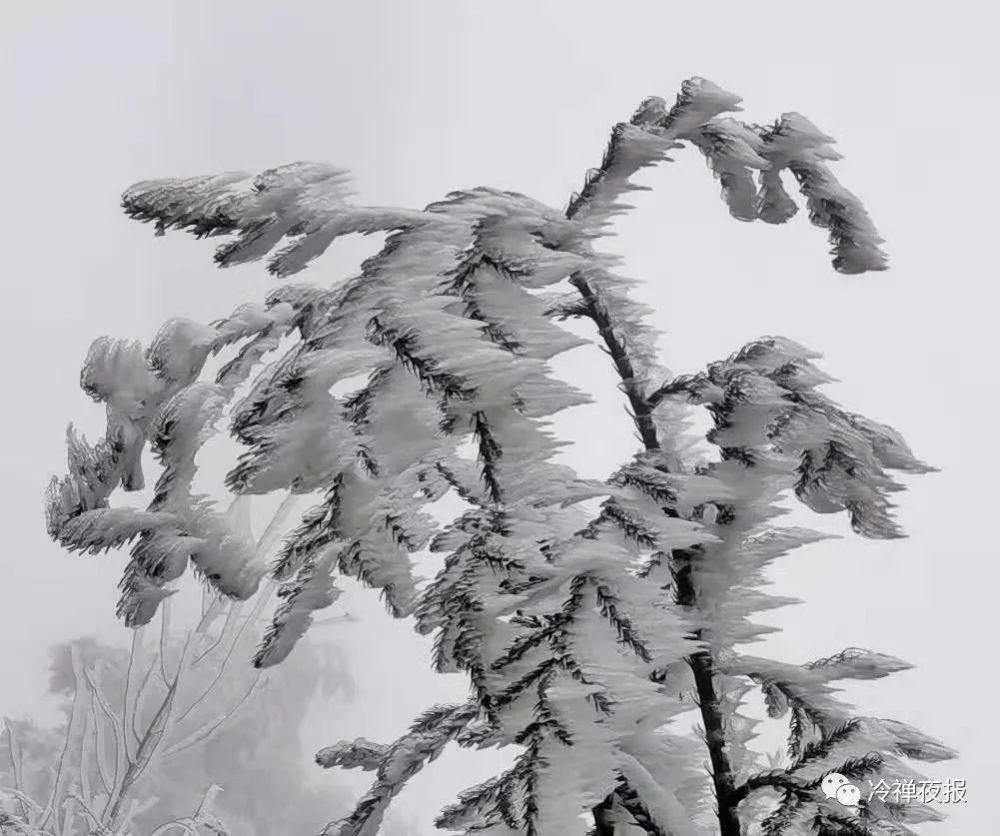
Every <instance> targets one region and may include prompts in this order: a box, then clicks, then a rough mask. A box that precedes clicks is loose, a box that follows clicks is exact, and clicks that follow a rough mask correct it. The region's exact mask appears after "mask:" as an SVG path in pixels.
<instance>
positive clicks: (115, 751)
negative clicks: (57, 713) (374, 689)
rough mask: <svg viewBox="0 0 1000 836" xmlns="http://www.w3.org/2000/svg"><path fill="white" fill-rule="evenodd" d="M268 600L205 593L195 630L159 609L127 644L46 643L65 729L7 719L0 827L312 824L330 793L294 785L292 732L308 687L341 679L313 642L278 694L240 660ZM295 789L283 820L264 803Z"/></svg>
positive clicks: (80, 829)
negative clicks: (246, 604) (154, 620)
mask: <svg viewBox="0 0 1000 836" xmlns="http://www.w3.org/2000/svg"><path fill="white" fill-rule="evenodd" d="M265 603H266V599H264V598H263V597H261V598H260V599H258V600H257V601H254V602H253V604H254V606H252V607H250V608H245V609H244V608H242V607H241V602H239V601H226V600H225V599H222V598H220V597H219V596H217V595H216V594H215V593H214V592H212V591H211V590H207V589H206V593H205V595H204V606H203V610H202V614H201V618H200V619H199V620H198V622H197V624H196V625H195V626H193V627H192V628H188V629H178V628H177V627H171V625H170V622H171V619H170V618H169V617H168V613H169V608H168V607H167V606H161V608H160V614H159V619H160V624H159V625H155V627H156V629H155V630H154V629H153V628H154V625H149V628H140V629H137V630H135V631H134V632H133V633H132V641H131V643H130V645H129V647H128V649H124V648H116V647H110V646H107V645H104V644H101V643H98V642H96V641H94V640H83V639H81V640H76V641H73V642H70V643H68V644H65V645H59V646H57V647H56V648H54V649H53V653H52V667H51V671H52V677H51V684H50V688H51V691H52V693H53V694H55V695H57V696H58V697H60V698H61V700H62V706H61V710H62V713H63V715H64V721H63V722H62V723H61V724H60V725H59V726H57V727H55V728H52V729H47V728H40V727H38V726H37V725H35V724H32V723H30V722H27V721H23V720H21V721H17V720H11V719H5V721H4V727H3V732H2V734H0V807H2V808H3V814H2V815H5V816H6V820H4V819H3V818H2V817H0V832H2V833H6V832H8V831H9V832H10V833H30V834H37V835H38V836H71V834H84V833H86V834H90V833H97V834H102V835H103V836H127V834H156V835H157V836H168V834H183V833H195V834H205V833H223V832H226V833H228V832H233V833H240V834H247V836H252V834H264V833H274V832H279V831H282V830H286V829H289V828H290V827H293V826H296V825H298V826H300V827H301V826H305V827H308V826H309V825H310V824H311V825H312V826H316V825H318V824H319V823H320V822H321V821H322V819H321V818H320V817H319V816H320V811H323V812H324V813H327V814H328V811H329V805H330V802H331V799H333V798H337V795H335V794H334V795H331V793H329V792H327V793H320V792H318V791H313V792H311V793H310V792H308V791H306V790H304V789H303V788H302V787H301V786H300V784H301V780H302V763H301V761H302V753H301V751H299V743H298V739H297V737H296V735H295V734H294V733H293V732H294V731H295V730H296V729H297V727H298V725H299V724H300V723H301V718H302V716H303V713H304V710H305V708H306V706H307V704H308V701H309V700H310V698H311V697H312V695H313V694H314V693H315V692H316V691H317V689H320V688H321V689H322V691H323V694H324V696H325V697H326V698H327V699H331V698H333V696H334V693H335V691H337V690H340V691H344V690H345V689H346V690H347V693H348V694H349V689H350V685H351V682H350V679H349V678H348V677H347V675H346V671H345V670H344V668H343V665H342V662H341V661H340V660H339V659H338V657H337V656H336V655H335V654H334V653H332V652H331V651H330V650H328V649H327V650H323V649H321V648H318V647H316V646H315V643H312V642H310V643H308V645H309V646H306V647H304V648H303V652H302V654H301V656H297V657H296V659H294V660H292V661H291V662H290V664H289V665H288V666H286V667H285V668H284V669H283V671H282V673H283V676H282V682H281V687H280V688H275V687H274V684H273V683H268V681H267V677H266V675H262V674H266V672H262V671H259V670H258V671H255V670H254V669H253V668H251V667H249V666H248V665H246V664H245V659H246V656H247V655H248V654H249V652H250V651H251V650H252V648H253V646H254V644H255V642H256V641H257V640H258V637H259V630H258V629H257V625H256V624H255V622H256V621H259V618H258V616H259V615H260V613H261V611H262V608H263V605H264V604H265ZM147 633H148V634H147ZM234 764H239V768H237V769H234V768H233V766H234ZM293 789H294V790H295V792H296V796H297V798H296V805H295V807H294V810H293V811H292V812H289V811H288V810H287V809H286V808H285V806H284V804H283V803H281V804H279V803H275V802H276V801H280V802H284V800H285V798H287V795H288V794H289V793H290V792H291V791H292V790H293ZM339 800H341V801H343V794H342V793H341V795H340V798H339ZM345 803H346V802H345ZM5 827H6V828H8V830H5V829H4V828H5Z"/></svg>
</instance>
